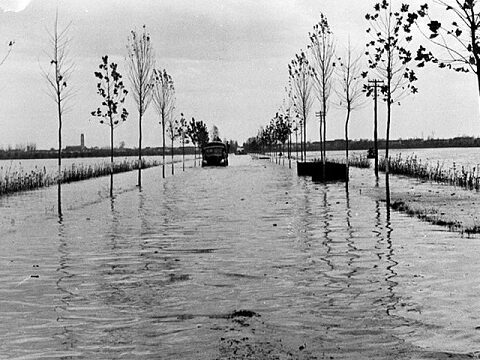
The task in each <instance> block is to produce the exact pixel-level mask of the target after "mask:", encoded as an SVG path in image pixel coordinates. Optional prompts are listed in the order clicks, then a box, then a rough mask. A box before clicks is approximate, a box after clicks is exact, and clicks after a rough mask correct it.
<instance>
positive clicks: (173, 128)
mask: <svg viewBox="0 0 480 360" xmlns="http://www.w3.org/2000/svg"><path fill="white" fill-rule="evenodd" d="M166 125H167V135H168V137H169V138H170V140H171V148H170V152H171V156H172V175H174V174H175V163H174V156H173V155H174V154H173V142H174V141H175V140H176V139H177V138H179V137H180V136H181V135H182V129H181V125H180V121H179V120H173V119H170V120H169V121H168V122H167V124H166Z"/></svg>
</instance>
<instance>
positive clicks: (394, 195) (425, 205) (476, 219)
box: [350, 169, 480, 235]
mask: <svg viewBox="0 0 480 360" xmlns="http://www.w3.org/2000/svg"><path fill="white" fill-rule="evenodd" d="M389 185H390V186H389V187H390V206H391V209H392V210H396V211H401V212H404V213H406V214H408V215H411V216H415V217H417V218H419V219H421V220H424V221H428V222H430V223H432V224H435V225H441V226H446V227H448V228H449V229H450V230H452V231H458V232H460V233H464V234H468V235H470V234H476V233H480V193H478V192H477V191H475V190H466V189H464V188H462V187H458V186H452V185H448V184H439V183H435V182H431V181H426V180H419V179H413V178H410V177H406V176H399V175H389ZM350 191H359V192H361V193H362V194H364V195H367V196H371V197H373V198H375V199H378V200H380V201H382V202H385V201H386V188H385V174H381V175H380V177H379V181H378V184H377V183H376V180H375V177H374V176H373V170H359V169H351V179H350Z"/></svg>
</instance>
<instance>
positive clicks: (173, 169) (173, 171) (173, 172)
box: [172, 137, 175, 175]
mask: <svg viewBox="0 0 480 360" xmlns="http://www.w3.org/2000/svg"><path fill="white" fill-rule="evenodd" d="M172 175H175V168H174V164H173V137H172Z"/></svg>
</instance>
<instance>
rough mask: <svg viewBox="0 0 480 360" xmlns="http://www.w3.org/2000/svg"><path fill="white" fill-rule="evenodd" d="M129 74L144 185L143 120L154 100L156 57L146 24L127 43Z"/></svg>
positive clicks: (139, 180) (139, 178)
mask: <svg viewBox="0 0 480 360" xmlns="http://www.w3.org/2000/svg"><path fill="white" fill-rule="evenodd" d="M127 51H128V61H127V65H128V75H129V78H130V82H131V83H132V94H133V98H134V100H135V102H136V103H137V109H138V186H142V120H143V115H144V114H145V112H146V111H147V108H148V106H149V105H150V101H151V100H152V74H153V70H154V68H155V57H154V54H153V47H152V43H151V39H150V34H149V33H148V32H147V30H146V27H145V25H144V26H143V31H142V32H141V33H137V31H135V30H132V31H131V32H130V36H129V38H128V43H127Z"/></svg>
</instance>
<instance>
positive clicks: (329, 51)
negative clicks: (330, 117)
mask: <svg viewBox="0 0 480 360" xmlns="http://www.w3.org/2000/svg"><path fill="white" fill-rule="evenodd" d="M309 37H310V45H309V49H310V50H311V53H312V56H313V64H312V67H313V70H314V72H313V75H314V76H313V78H314V80H315V88H316V90H317V98H318V100H319V102H320V105H321V108H322V116H320V144H321V159H322V163H323V164H325V158H326V148H325V144H326V137H327V111H328V102H329V98H330V94H331V92H332V89H333V74H334V67H335V42H334V39H333V34H332V31H331V29H330V25H329V24H328V20H327V17H326V16H325V15H324V14H320V21H319V22H318V24H316V25H315V26H314V27H313V32H312V33H310V34H309ZM322 134H323V139H322Z"/></svg>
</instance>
